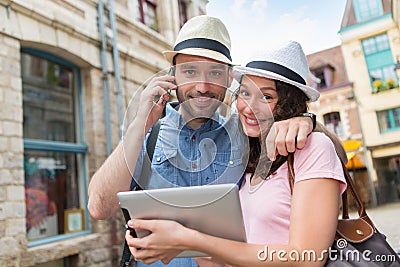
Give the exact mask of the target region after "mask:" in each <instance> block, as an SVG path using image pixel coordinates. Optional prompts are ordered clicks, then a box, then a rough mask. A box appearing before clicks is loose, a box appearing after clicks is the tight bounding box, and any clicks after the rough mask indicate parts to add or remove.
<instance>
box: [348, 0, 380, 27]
mask: <svg viewBox="0 0 400 267" xmlns="http://www.w3.org/2000/svg"><path fill="white" fill-rule="evenodd" d="M354 8H355V13H356V18H357V21H358V22H362V21H366V20H369V19H372V18H376V17H379V16H381V15H382V14H383V8H382V0H354Z"/></svg>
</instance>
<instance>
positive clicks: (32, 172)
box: [21, 49, 87, 242]
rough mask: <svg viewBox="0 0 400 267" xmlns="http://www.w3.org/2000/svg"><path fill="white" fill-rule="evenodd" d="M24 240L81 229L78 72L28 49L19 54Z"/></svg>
mask: <svg viewBox="0 0 400 267" xmlns="http://www.w3.org/2000/svg"><path fill="white" fill-rule="evenodd" d="M21 70H22V88H23V118H24V121H23V135H24V170H25V201H26V232H27V239H28V241H31V242H35V241H40V240H49V238H53V237H56V236H60V235H63V234H69V233H78V232H83V231H85V229H86V227H87V225H86V224H87V223H86V221H87V212H86V211H85V207H86V200H85V199H86V197H85V194H86V192H85V178H84V173H85V171H84V160H85V152H86V145H85V144H84V139H83V129H82V126H83V124H82V116H81V115H80V114H81V104H82V101H81V99H80V93H79V89H78V88H79V81H80V78H79V69H78V68H77V67H76V66H74V65H72V64H70V63H68V62H65V61H63V60H62V59H60V58H57V57H55V56H52V55H49V54H46V53H43V52H40V51H37V50H31V49H23V50H22V54H21Z"/></svg>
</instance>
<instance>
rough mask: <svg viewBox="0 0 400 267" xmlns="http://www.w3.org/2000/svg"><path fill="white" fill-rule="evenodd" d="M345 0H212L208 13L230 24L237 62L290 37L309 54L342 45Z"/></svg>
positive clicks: (233, 53)
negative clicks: (341, 25)
mask: <svg viewBox="0 0 400 267" xmlns="http://www.w3.org/2000/svg"><path fill="white" fill-rule="evenodd" d="M345 4H346V0H210V1H209V3H208V4H207V14H208V15H211V16H214V17H217V18H220V19H221V20H222V21H223V22H224V23H225V25H226V27H227V28H228V31H229V33H230V35H231V41H232V58H233V62H234V63H239V64H240V63H245V62H246V60H248V59H249V58H251V57H252V56H254V55H256V54H262V53H263V52H264V51H266V50H267V49H270V48H272V47H274V46H276V45H278V44H280V43H282V42H285V41H287V40H296V41H298V42H299V43H300V44H301V45H302V47H303V49H304V51H305V53H306V54H311V53H314V52H318V51H321V50H324V49H327V48H330V47H334V46H337V45H340V37H339V34H338V31H339V29H340V23H341V20H342V16H343V12H344V8H345Z"/></svg>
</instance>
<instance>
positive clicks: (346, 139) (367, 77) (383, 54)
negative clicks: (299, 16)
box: [308, 0, 400, 206]
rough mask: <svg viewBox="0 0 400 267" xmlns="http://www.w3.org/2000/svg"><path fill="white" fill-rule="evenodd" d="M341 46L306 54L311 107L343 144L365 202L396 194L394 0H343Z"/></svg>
mask: <svg viewBox="0 0 400 267" xmlns="http://www.w3.org/2000/svg"><path fill="white" fill-rule="evenodd" d="M339 34H340V36H341V39H342V44H341V46H338V47H334V48H331V49H327V50H324V51H320V52H317V53H314V54H311V55H308V60H309V64H310V69H311V72H312V74H313V75H312V77H311V78H310V79H309V83H310V84H314V86H315V87H316V88H318V90H319V91H320V92H321V98H320V100H319V101H318V102H316V103H313V105H311V107H310V109H311V110H312V111H314V112H316V113H317V114H318V118H319V120H320V121H321V122H323V123H324V124H325V125H326V126H327V127H328V128H329V129H330V130H332V131H333V132H335V133H336V134H337V135H338V136H339V137H340V138H341V139H342V140H343V145H344V147H345V148H346V151H347V156H348V159H349V163H348V164H347V167H348V168H349V170H350V171H351V173H352V174H353V177H354V178H355V181H356V184H357V185H358V187H359V191H360V193H361V195H362V197H363V200H364V202H365V203H367V204H368V205H372V206H375V205H379V204H384V203H390V202H396V201H399V198H400V164H399V161H400V134H399V131H400V89H399V73H400V63H399V57H400V31H399V1H396V0H394V1H391V0H383V1H382V0H348V1H347V3H346V8H345V11H344V14H343V18H342V23H341V27H340V31H339Z"/></svg>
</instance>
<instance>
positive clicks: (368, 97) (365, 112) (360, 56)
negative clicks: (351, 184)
mask: <svg viewBox="0 0 400 267" xmlns="http://www.w3.org/2000/svg"><path fill="white" fill-rule="evenodd" d="M351 2H352V1H351V0H349V1H348V3H347V5H346V10H345V13H344V17H343V20H342V29H341V30H340V32H339V33H340V35H341V39H342V45H341V47H342V52H343V57H344V59H345V67H346V69H347V74H348V78H349V80H350V81H351V82H353V84H354V93H355V96H356V99H357V101H358V106H359V111H360V124H361V127H362V133H363V134H364V141H365V146H366V148H367V153H366V155H367V158H366V163H367V164H366V165H367V167H368V169H369V175H370V176H371V178H372V180H373V181H374V185H375V187H376V191H377V197H378V204H379V203H385V202H387V201H398V199H399V196H396V194H395V193H393V198H391V200H387V199H385V195H386V196H387V195H389V194H392V193H390V192H388V190H389V189H383V188H396V187H399V183H400V181H396V179H395V176H396V172H399V170H400V169H397V170H396V168H395V167H393V166H392V165H391V164H392V163H391V162H392V161H393V160H395V158H398V157H399V156H400V135H399V131H398V130H393V131H387V132H380V129H379V124H378V118H377V114H376V112H377V111H380V110H386V109H391V108H395V107H399V106H400V102H399V99H400V90H399V89H398V88H397V89H396V88H395V89H391V90H387V91H382V92H379V93H372V91H373V90H372V89H373V88H372V85H371V80H370V77H369V74H368V69H367V64H366V60H365V56H364V51H363V47H362V40H363V39H367V38H371V37H373V36H376V35H379V34H383V33H386V34H387V36H388V39H389V43H390V49H391V52H392V56H393V61H394V62H396V60H397V57H398V56H400V32H399V27H398V19H397V21H396V15H395V17H394V18H393V14H396V11H394V10H393V9H398V8H397V7H396V5H398V1H382V3H383V7H384V14H383V15H382V16H381V17H378V18H373V19H371V20H369V21H364V22H361V23H359V24H357V23H356V21H353V22H352V23H350V21H351V20H352V19H354V18H353V15H354V10H353V7H352V6H351ZM393 2H395V4H394V5H392V4H393ZM346 22H347V24H346ZM397 76H398V78H399V72H398V71H397ZM397 168H398V167H397ZM387 181H390V182H387ZM388 183H389V184H388ZM399 188H400V187H399ZM394 190H396V189H394ZM398 192H400V191H399V190H398ZM398 195H400V194H398Z"/></svg>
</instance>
